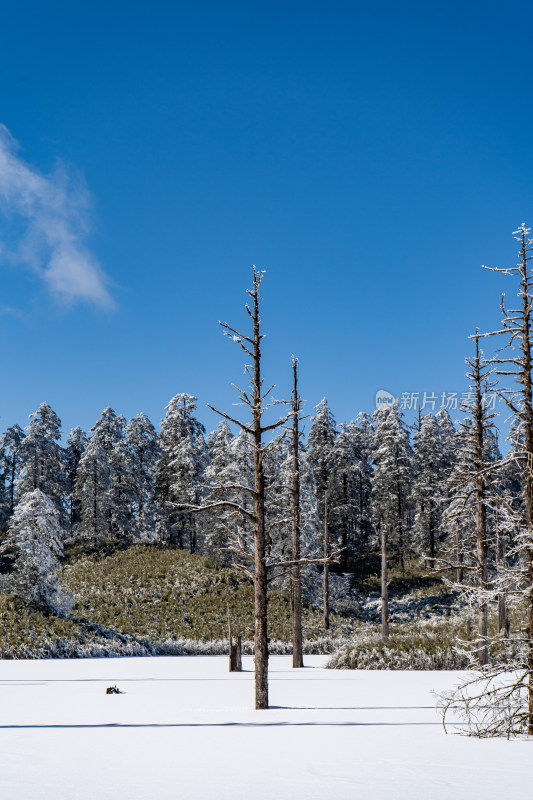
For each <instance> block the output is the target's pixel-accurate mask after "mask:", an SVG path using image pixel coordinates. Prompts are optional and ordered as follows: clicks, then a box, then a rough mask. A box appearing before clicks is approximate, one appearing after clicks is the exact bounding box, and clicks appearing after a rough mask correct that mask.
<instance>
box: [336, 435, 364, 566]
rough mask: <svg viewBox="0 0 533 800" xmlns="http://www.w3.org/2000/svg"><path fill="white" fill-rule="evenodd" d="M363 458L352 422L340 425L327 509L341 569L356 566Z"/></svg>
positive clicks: (361, 500) (362, 489) (362, 488)
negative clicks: (356, 534) (338, 551)
mask: <svg viewBox="0 0 533 800" xmlns="http://www.w3.org/2000/svg"><path fill="white" fill-rule="evenodd" d="M362 462H363V455H362V453H361V451H360V449H359V445H358V431H357V428H356V426H355V424H354V423H353V422H351V423H350V424H349V425H341V427H340V430H339V433H338V434H337V437H336V438H335V441H334V443H333V447H332V449H331V453H330V457H329V476H328V508H329V517H328V518H329V528H330V537H332V541H334V542H335V544H336V546H337V547H338V549H340V550H341V551H342V552H341V555H340V566H341V569H342V570H344V571H346V570H347V569H348V567H349V566H350V565H352V564H353V557H354V539H355V531H356V527H357V522H358V519H359V518H360V516H361V505H362V502H364V501H363V498H362V497H361V492H362V491H363V492H364V487H363V483H364V479H365V478H366V477H367V476H366V475H364V467H363V463H362Z"/></svg>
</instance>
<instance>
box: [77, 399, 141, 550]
mask: <svg viewBox="0 0 533 800" xmlns="http://www.w3.org/2000/svg"><path fill="white" fill-rule="evenodd" d="M125 428H126V420H125V419H124V417H123V416H122V414H118V415H117V414H116V413H115V411H114V410H113V409H112V408H110V407H109V406H108V407H107V408H105V409H104V410H103V411H102V413H101V415H100V417H99V418H98V420H97V421H96V422H95V424H94V425H93V427H92V428H91V434H92V435H91V438H90V442H93V443H94V446H93V448H92V449H91V459H92V462H93V480H92V485H93V493H92V499H93V502H94V497H95V496H97V497H98V502H99V503H101V506H102V508H101V510H100V511H99V512H98V514H97V515H95V514H94V510H93V512H91V514H90V517H91V519H92V520H93V523H91V525H93V526H94V524H95V520H96V518H97V517H98V516H100V514H101V513H104V514H105V518H106V522H107V534H106V535H107V537H118V538H119V539H120V538H126V540H128V539H131V538H132V536H130V526H131V476H130V463H129V460H128V458H127V452H126V448H125V446H124V434H125ZM96 461H98V462H99V468H98V469H97V472H99V474H100V477H101V479H102V485H101V487H100V489H98V488H97V482H96V483H95V475H94V469H95V464H96ZM105 475H107V481H108V486H107V489H106V491H105V492H104V491H103V486H104V484H105V483H106V480H105V478H104V476H105ZM94 492H96V495H95V494H94ZM84 519H86V517H84ZM83 527H84V530H86V527H85V523H84V525H83ZM95 530H96V528H95ZM100 535H101V534H99V536H100Z"/></svg>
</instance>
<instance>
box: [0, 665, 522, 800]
mask: <svg viewBox="0 0 533 800" xmlns="http://www.w3.org/2000/svg"><path fill="white" fill-rule="evenodd" d="M325 660H326V659H325V657H323V656H307V657H306V659H305V661H306V667H305V668H304V669H303V670H292V669H291V666H290V665H291V659H290V657H288V656H273V657H272V658H271V662H270V702H271V705H272V708H271V709H270V710H268V711H255V710H254V709H253V699H254V681H253V672H252V669H253V662H252V659H251V658H244V660H243V666H244V669H245V670H246V671H245V672H243V673H241V674H229V673H228V671H227V658H226V657H222V656H206V657H204V656H194V657H193V656H191V657H185V656H182V657H159V658H112V659H82V660H77V659H74V660H64V661H62V660H50V661H0V767H1V768H0V797H2V798H6V800H8V798H9V800H52V798H53V800H67V799H68V800H88V799H89V798H91V800H93V798H99V800H100V799H102V800H104V799H107V798H113V800H122V798H128V800H141V798H142V800H150V799H151V798H157V799H158V800H167V798H168V799H170V798H182V797H183V798H192V799H196V798H206V799H207V798H220V800H226V798H227V800H229V799H230V798H232V800H235V798H254V800H266V799H267V798H269V800H285V799H287V800H289V798H290V800H304V798H305V800H315V798H335V799H337V798H339V800H344V798H346V800H348V798H350V800H357V798H372V800H382V799H383V800H385V798H386V799H387V800H419V799H420V800H422V798H424V799H425V798H431V800H440V799H441V798H442V799H444V798H446V800H449V799H450V798H454V800H463V799H464V800H466V799H467V798H468V800H475V798H477V797H485V798H493V797H494V798H498V800H511V798H513V800H514V798H517V797H527V796H529V793H530V791H531V784H532V781H533V757H532V756H533V751H532V747H533V743H531V742H528V741H512V742H507V741H501V740H498V741H492V740H491V741H487V740H485V741H478V740H475V739H471V738H466V737H462V736H454V735H448V736H446V735H445V734H444V732H443V729H442V725H441V721H440V716H439V714H438V712H437V711H436V708H435V704H436V703H435V698H434V697H433V695H432V694H431V690H432V689H436V690H443V689H448V688H451V686H453V685H454V684H455V683H456V682H457V681H458V680H459V678H460V673H454V672H384V671H368V672H364V671H359V672H356V671H348V670H325V669H323V668H322V665H323V664H324V663H325ZM115 684H116V685H117V686H118V687H119V688H120V689H121V690H122V692H124V693H123V694H120V695H106V694H105V689H106V687H107V686H111V685H115Z"/></svg>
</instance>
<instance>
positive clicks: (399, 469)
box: [372, 402, 413, 569]
mask: <svg viewBox="0 0 533 800" xmlns="http://www.w3.org/2000/svg"><path fill="white" fill-rule="evenodd" d="M374 425H375V436H374V449H373V461H374V472H373V475H372V500H373V506H374V517H375V520H376V524H377V525H379V526H380V529H382V528H383V527H384V528H385V530H386V532H387V544H388V546H392V547H394V549H395V551H396V554H397V558H398V562H399V565H400V568H401V569H403V568H404V561H405V555H406V550H407V548H408V544H409V543H408V542H406V533H407V531H406V517H407V512H408V507H409V502H410V494H411V486H412V479H413V451H412V448H411V444H410V441H409V432H408V430H407V426H406V424H405V422H404V419H403V415H402V413H401V411H400V409H399V407H398V403H397V402H396V403H394V404H393V405H391V406H385V407H382V408H380V409H378V410H377V411H376V412H375V413H374Z"/></svg>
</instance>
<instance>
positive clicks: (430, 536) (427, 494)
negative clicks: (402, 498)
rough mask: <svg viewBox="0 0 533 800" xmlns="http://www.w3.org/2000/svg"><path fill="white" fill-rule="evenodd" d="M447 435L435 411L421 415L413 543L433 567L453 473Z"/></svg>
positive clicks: (416, 447)
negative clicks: (447, 484)
mask: <svg viewBox="0 0 533 800" xmlns="http://www.w3.org/2000/svg"><path fill="white" fill-rule="evenodd" d="M444 436H445V435H444V434H443V431H442V428H441V426H440V425H439V423H438V421H437V419H436V418H435V417H434V416H433V414H427V415H426V416H425V417H422V418H421V420H420V427H419V429H418V430H417V431H416V432H415V434H414V435H413V451H414V462H413V463H414V479H413V488H412V501H413V503H414V505H415V509H416V511H415V522H414V530H413V538H414V542H413V544H414V545H415V546H416V549H417V551H418V553H419V555H420V556H421V557H423V558H424V560H425V561H426V562H427V564H428V565H429V567H430V569H433V568H434V566H435V558H436V556H437V553H438V550H439V544H440V540H441V538H442V530H441V511H442V501H443V499H444V497H445V493H446V480H447V478H448V475H449V473H448V469H449V456H448V454H447V453H446V446H445V440H444Z"/></svg>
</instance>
